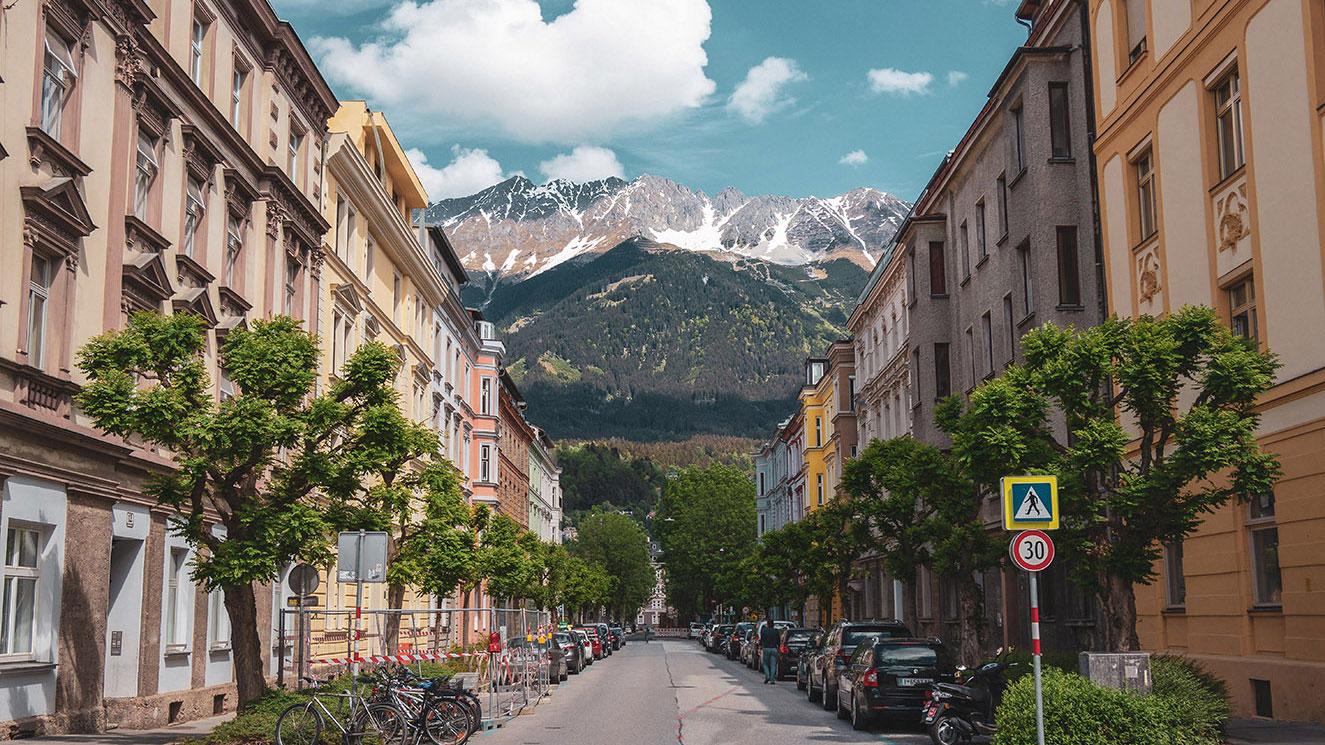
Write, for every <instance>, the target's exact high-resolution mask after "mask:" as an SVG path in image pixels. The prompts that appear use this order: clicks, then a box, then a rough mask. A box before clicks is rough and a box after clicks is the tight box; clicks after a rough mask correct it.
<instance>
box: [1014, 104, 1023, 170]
mask: <svg viewBox="0 0 1325 745" xmlns="http://www.w3.org/2000/svg"><path fill="white" fill-rule="evenodd" d="M1012 158H1013V160H1012V162H1013V163H1016V164H1017V173H1021V172H1022V171H1024V170H1026V118H1025V116H1024V112H1023V110H1022V108H1021V104H1017V106H1016V107H1015V108H1013V109H1012Z"/></svg>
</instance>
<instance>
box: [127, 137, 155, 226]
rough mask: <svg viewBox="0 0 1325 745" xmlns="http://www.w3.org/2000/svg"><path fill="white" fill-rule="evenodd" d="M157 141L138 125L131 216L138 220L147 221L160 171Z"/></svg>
mask: <svg viewBox="0 0 1325 745" xmlns="http://www.w3.org/2000/svg"><path fill="white" fill-rule="evenodd" d="M157 144H158V140H157V138H156V137H154V136H152V133H151V132H149V131H147V130H146V129H145V128H143V126H142V125H141V124H140V125H139V127H138V155H137V160H136V163H137V166H136V169H135V171H134V179H133V214H134V217H137V218H138V219H139V220H143V221H146V220H147V207H148V204H149V203H150V202H151V198H152V186H153V184H155V183H156V175H157V173H159V172H160V170H161V164H160V163H159V162H158V161H157Z"/></svg>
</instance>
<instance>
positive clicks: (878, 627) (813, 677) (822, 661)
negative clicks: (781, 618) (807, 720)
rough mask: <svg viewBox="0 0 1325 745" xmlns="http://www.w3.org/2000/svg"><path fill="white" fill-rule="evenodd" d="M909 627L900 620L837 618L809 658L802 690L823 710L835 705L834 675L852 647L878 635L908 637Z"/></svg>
mask: <svg viewBox="0 0 1325 745" xmlns="http://www.w3.org/2000/svg"><path fill="white" fill-rule="evenodd" d="M909 636H911V630H910V629H908V628H907V627H906V624H904V623H902V622H901V621H893V620H888V621H847V620H845V619H844V620H841V621H838V622H837V623H836V624H833V627H832V628H831V629H829V630H828V633H827V635H825V636H824V639H823V644H822V645H821V646H820V648H819V651H818V653H817V654H815V655H814V657H812V658H811V664H810V666H809V676H808V678H807V679H806V693H807V695H808V697H809V699H810V700H811V701H818V702H819V703H821V704H823V707H824V709H825V710H826V711H832V710H833V709H834V708H835V707H836V706H837V676H838V674H840V673H841V672H842V669H843V668H845V667H846V664H847V660H849V659H851V655H852V653H853V652H855V651H856V647H857V646H859V645H860V644H863V643H865V642H867V641H873V640H874V639H875V638H878V637H892V638H899V637H909Z"/></svg>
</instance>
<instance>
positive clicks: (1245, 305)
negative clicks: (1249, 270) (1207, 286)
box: [1224, 277, 1256, 342]
mask: <svg viewBox="0 0 1325 745" xmlns="http://www.w3.org/2000/svg"><path fill="white" fill-rule="evenodd" d="M1224 292H1225V294H1226V296H1227V298H1228V314H1229V322H1230V323H1229V325H1230V326H1231V327H1232V328H1233V333H1235V334H1237V335H1238V336H1241V337H1242V338H1244V339H1250V340H1251V341H1253V342H1254V341H1256V284H1255V283H1254V282H1253V281H1252V278H1251V277H1246V278H1245V279H1241V280H1239V281H1238V283H1237V284H1235V285H1233V286H1231V287H1229V288H1228V289H1227V290H1225V291H1224Z"/></svg>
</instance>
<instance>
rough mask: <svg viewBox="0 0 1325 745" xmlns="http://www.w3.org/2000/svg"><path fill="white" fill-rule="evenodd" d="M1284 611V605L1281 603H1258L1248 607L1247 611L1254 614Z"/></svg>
mask: <svg viewBox="0 0 1325 745" xmlns="http://www.w3.org/2000/svg"><path fill="white" fill-rule="evenodd" d="M1283 612H1284V606H1283V605H1281V604H1279V603H1257V604H1256V605H1253V606H1251V607H1250V608H1248V609H1247V613H1248V614H1249V615H1253V616H1273V615H1279V614H1282V613H1283Z"/></svg>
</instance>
